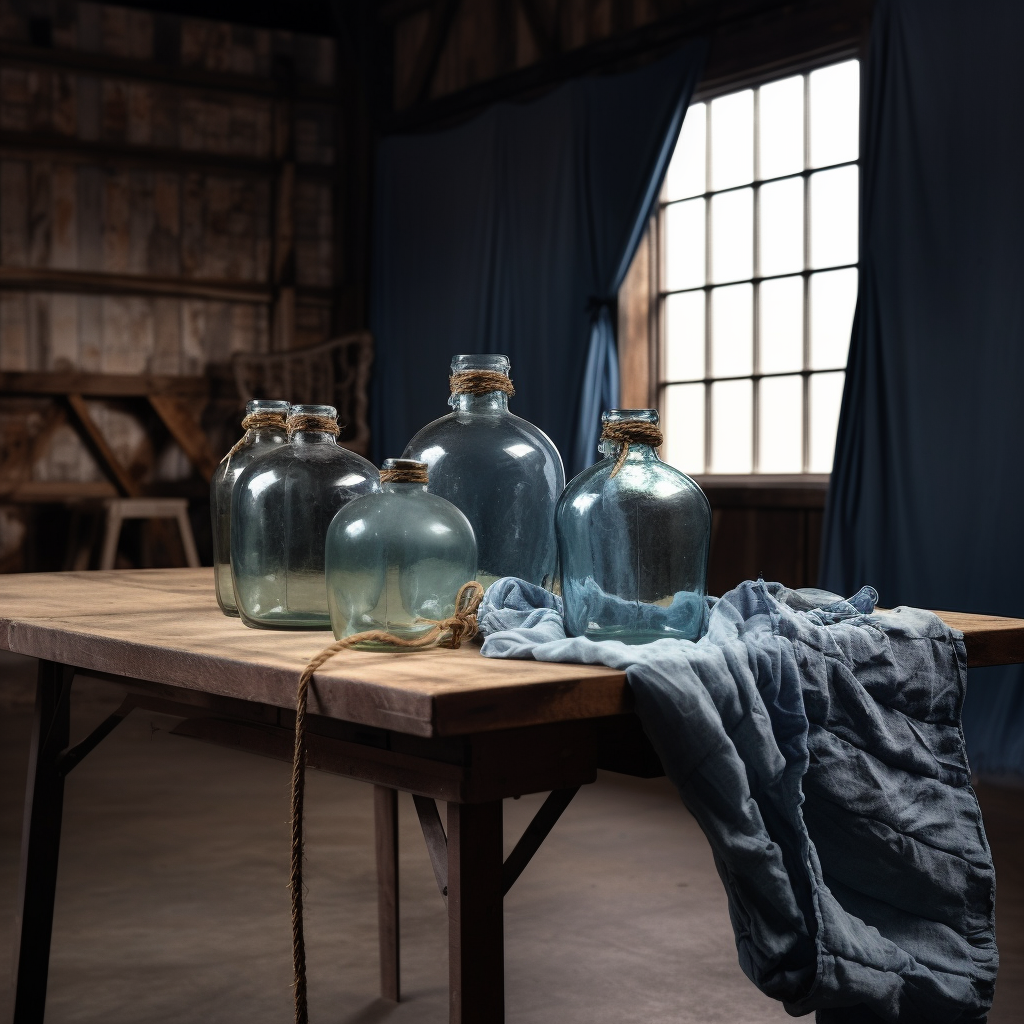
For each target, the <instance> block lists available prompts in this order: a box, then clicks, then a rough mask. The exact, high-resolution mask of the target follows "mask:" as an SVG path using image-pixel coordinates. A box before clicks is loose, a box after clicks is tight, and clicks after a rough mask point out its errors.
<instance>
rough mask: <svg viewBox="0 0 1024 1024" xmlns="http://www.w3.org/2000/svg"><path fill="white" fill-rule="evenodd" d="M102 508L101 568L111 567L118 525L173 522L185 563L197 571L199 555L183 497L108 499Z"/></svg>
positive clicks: (115, 551)
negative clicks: (132, 521) (133, 521)
mask: <svg viewBox="0 0 1024 1024" xmlns="http://www.w3.org/2000/svg"><path fill="white" fill-rule="evenodd" d="M104 505H105V506H106V510H107V532H106V536H105V537H104V538H103V555H102V556H101V558H100V568H101V569H113V568H114V559H115V558H117V541H118V539H119V538H120V536H121V524H122V523H123V522H124V521H125V520H126V519H176V520H177V521H178V530H179V531H180V533H181V546H182V547H183V548H184V549H185V561H186V562H188V564H189V566H190V567H191V568H193V569H198V568H199V554H198V552H197V551H196V542H195V538H194V537H193V536H192V526H191V524H190V523H189V521H188V501H187V500H186V499H185V498H108V499H107V501H105V502H104Z"/></svg>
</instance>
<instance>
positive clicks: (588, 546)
mask: <svg viewBox="0 0 1024 1024" xmlns="http://www.w3.org/2000/svg"><path fill="white" fill-rule="evenodd" d="M601 419H602V424H603V427H604V429H603V430H602V441H601V445H600V451H601V453H602V454H603V455H604V458H603V459H602V460H601V461H600V462H597V463H596V464H595V465H593V466H591V467H590V468H589V469H585V470H584V471H583V472H582V473H580V475H579V476H577V477H576V478H575V479H573V480H572V481H571V482H570V483H569V485H568V486H567V487H566V488H565V491H564V492H563V494H562V497H561V498H560V499H559V502H558V509H557V512H556V514H555V524H556V529H557V532H558V553H559V557H560V560H561V579H562V601H563V607H564V617H565V630H566V633H567V634H569V635H570V636H586V637H589V638H590V639H592V640H621V641H623V642H624V643H628V644H642V643H649V642H650V641H652V640H660V639H664V638H666V637H672V638H676V639H683V640H696V639H698V637H699V636H700V635H701V632H702V630H703V627H704V614H705V607H706V602H705V593H706V576H707V562H708V549H709V547H710V542H711V506H710V505H709V504H708V500H707V498H706V497H705V496H704V492H703V491H702V490H701V489H700V487H698V486H697V484H696V483H695V482H694V481H693V480H691V479H690V478H689V477H688V476H687V475H686V474H685V473H681V472H680V471H679V470H677V469H673V468H672V467H671V466H669V465H666V464H665V463H664V462H662V461H661V459H659V458H658V454H657V451H656V450H655V449H656V447H657V445H658V444H660V443H661V435H660V431H659V430H658V429H657V426H658V413H657V412H656V411H655V410H654V409H616V410H612V411H611V412H606V413H604V415H603V416H602V418H601Z"/></svg>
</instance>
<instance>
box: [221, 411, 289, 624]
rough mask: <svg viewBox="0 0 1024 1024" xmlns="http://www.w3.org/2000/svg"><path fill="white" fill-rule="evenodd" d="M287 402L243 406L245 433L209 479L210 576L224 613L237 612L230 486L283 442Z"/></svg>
mask: <svg viewBox="0 0 1024 1024" xmlns="http://www.w3.org/2000/svg"><path fill="white" fill-rule="evenodd" d="M289 408H290V407H289V405H288V403H287V402H277V401H273V402H271V401H265V400H264V399H255V400H254V401H252V402H247V403H246V406H245V419H243V420H242V426H243V427H245V428H246V429H245V436H244V437H243V438H242V440H241V441H239V443H238V444H237V445H236V446H235V447H234V448H233V449H232V450H231V451H230V452H229V453H228V455H227V456H226V457H225V458H224V459H223V460H222V461H221V463H220V465H219V466H218V467H217V468H216V469H215V470H214V472H213V478H212V479H211V480H210V516H211V518H212V519H213V578H214V585H215V587H216V591H217V604H219V605H220V610H221V611H222V612H223V613H224V614H225V615H237V614H238V606H237V605H236V604H235V588H234V586H233V585H232V583H231V488H232V487H233V486H234V483H235V481H236V480H237V479H238V478H239V477H240V476H241V475H242V470H243V469H245V467H246V466H248V465H249V463H250V462H252V460H253V459H256V458H258V457H259V456H260V455H263V454H264V453H265V452H267V451H270V450H271V449H272V448H276V447H277V446H278V445H282V444H285V443H287V441H288V435H287V433H286V432H285V426H284V421H285V419H286V418H287V416H288V409H289Z"/></svg>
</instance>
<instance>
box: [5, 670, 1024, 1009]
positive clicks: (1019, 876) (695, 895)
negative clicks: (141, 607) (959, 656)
mask: <svg viewBox="0 0 1024 1024" xmlns="http://www.w3.org/2000/svg"><path fill="white" fill-rule="evenodd" d="M33 665H34V663H30V662H28V661H27V660H24V659H14V658H12V657H10V656H4V657H3V658H2V660H0V780H2V783H0V922H3V926H0V960H6V958H8V957H9V955H10V941H11V934H10V929H9V926H8V925H7V924H6V922H9V921H10V920H11V916H12V913H13V902H14V895H15V890H16V886H17V872H18V844H19V836H20V830H21V811H22V794H23V787H24V766H25V759H26V756H27V747H28V728H29V720H30V715H31V706H30V695H31V685H32V679H33V675H32V672H33ZM117 700H118V698H117V696H116V691H114V690H113V689H112V688H107V687H103V686H100V685H99V684H95V685H90V686H89V687H88V688H83V690H82V692H81V693H79V694H78V695H77V697H76V702H75V706H74V717H73V723H72V736H73V738H74V737H76V736H81V735H83V734H84V733H85V732H86V731H87V730H88V729H89V728H91V727H92V726H93V725H94V724H96V723H97V722H99V721H100V720H101V719H102V718H103V717H104V716H105V715H106V714H107V713H109V710H112V709H113V707H114V706H116V704H117ZM173 724H174V720H173V719H165V718H163V717H161V716H159V715H154V714H150V713H147V712H138V711H137V712H135V713H134V714H133V715H132V716H131V717H130V718H129V719H128V720H127V721H126V722H125V723H124V724H123V725H121V726H120V727H119V728H118V729H117V730H116V731H115V732H114V733H113V735H112V736H111V737H109V738H108V739H107V740H106V741H105V742H104V743H103V744H102V745H101V746H100V747H99V748H98V749H97V750H96V751H95V752H94V753H93V754H91V755H90V756H89V758H88V759H87V760H86V761H85V762H83V763H82V764H81V765H80V766H79V767H78V768H76V769H75V771H74V773H73V774H72V775H71V776H70V777H69V779H68V784H67V789H66V796H65V809H64V836H63V847H62V853H61V868H60V878H59V884H58V892H57V913H56V919H55V922H54V939H53V952H52V960H51V971H50V987H49V997H48V1003H47V1021H48V1022H49V1024H58V1022H60V1024H63V1022H85V1021H90V1022H92V1021H97V1022H98V1021H102V1022H104V1024H119V1022H121V1021H125V1022H129V1021H130V1022H132V1024H138V1022H140V1021H145V1022H147V1024H150V1022H161V1021H183V1020H190V1019H196V1018H198V1017H200V1015H201V1017H202V1019H205V1020H215V1021H218V1022H225V1024H230V1022H233V1021H238V1022H245V1024H261V1022H263V1021H267V1022H270V1021H273V1022H275V1024H279V1022H280V1021H282V1020H288V1019H290V1015H291V990H290V983H291V976H290V975H291V967H290V964H291V953H290V934H289V924H288V922H289V914H288V894H287V890H286V888H285V885H286V881H287V864H288V826H287V819H288V775H289V769H288V766H286V765H285V764H283V763H279V762H275V761H270V760H267V759H264V758H258V757H251V756H248V755H243V754H236V753H232V752H230V751H226V750H222V749H219V748H216V747H210V746H206V745H204V744H201V743H198V742H196V741H193V740H187V739H181V738H178V737H175V736H171V735H170V734H169V732H168V729H169V728H170V727H172V726H173ZM980 792H981V797H982V804H983V807H984V810H985V814H986V824H987V827H988V830H989V837H990V839H991V841H992V845H993V848H994V851H995V855H996V865H997V871H998V873H999V927H1000V935H999V941H1000V945H1001V947H1002V955H1003V968H1002V972H1001V975H1000V984H999V988H998V991H997V996H996V1007H995V1009H994V1011H993V1014H992V1016H991V1018H990V1020H991V1021H992V1024H1010V1022H1013V1021H1019V1020H1020V1016H1019V1013H1020V1011H1019V1007H1020V1005H1021V1003H1022V996H1024V858H1022V857H1021V855H1020V854H1021V851H1022V849H1024V847H1022V839H1024V789H1008V788H997V787H992V786H985V787H981V790H980ZM541 799H542V797H529V798H527V797H524V798H523V799H522V800H519V801H508V802H507V803H506V808H505V823H506V826H505V831H506V849H507V850H509V849H511V847H512V845H513V844H514V842H515V840H516V839H517V838H518V836H519V834H520V832H521V831H522V829H523V828H524V827H525V825H526V824H527V822H528V820H529V818H530V816H531V815H532V813H533V812H534V810H535V809H536V807H537V806H539V804H540V802H541ZM306 806H307V822H308V840H307V868H306V879H307V883H308V896H307V903H306V907H307V921H308V924H307V932H306V941H307V950H308V956H309V984H310V1003H311V1017H312V1020H313V1021H314V1022H316V1024H378V1022H381V1024H382V1022H387V1024H406V1022H422V1024H430V1022H437V1024H442V1022H444V1021H446V1020H447V938H446V919H445V911H444V906H443V904H442V902H441V900H440V897H439V896H438V894H437V890H436V888H435V886H434V880H433V875H432V874H431V870H430V866H429V863H428V860H427V856H426V852H425V850H424V848H423V841H422V838H421V836H420V833H419V828H418V825H417V823H416V817H415V813H414V811H413V807H412V801H411V799H410V798H409V797H404V796H403V797H402V798H401V802H400V806H401V825H400V828H401V886H402V892H401V907H402V983H403V990H404V992H403V994H404V1001H403V1002H402V1003H401V1004H399V1005H398V1006H395V1005H394V1004H391V1003H386V1002H383V1001H381V1000H379V999H377V998H376V985H377V952H376V942H377V937H376V904H375V893H374V886H375V876H374V865H373V850H372V841H371V840H372V798H371V791H370V789H369V788H368V787H366V786H363V785H360V784H358V783H353V782H349V781H347V780H344V779H340V778H336V777H333V776H326V775H322V774H319V773H316V772H311V773H310V778H309V784H308V786H307V798H306ZM505 949H506V952H505V961H506V1005H507V1007H508V1013H507V1018H508V1021H509V1022H510V1024H533V1022H536V1024H540V1022H542V1021H543V1022H554V1021H558V1022H560V1024H573V1022H577V1021H578V1022H584V1021H586V1022H588V1024H601V1022H609V1024H611V1022H616V1024H618V1022H623V1021H638V1022H641V1021H642V1022H645V1024H658V1022H666V1024H667V1022H672V1024H685V1022H691V1021H693V1022H697V1021H700V1022H716V1021H723V1022H724V1021H728V1022H730V1024H746V1022H750V1024H754V1022H757V1024H769V1022H773V1021H779V1022H781V1021H785V1020H790V1019H791V1018H789V1017H788V1015H787V1014H786V1013H785V1012H784V1010H783V1009H782V1007H781V1006H780V1005H779V1004H777V1003H774V1002H773V1001H771V1000H769V999H767V998H766V997H764V996H762V995H761V994H760V993H759V992H758V991H757V990H756V989H755V988H754V987H753V986H752V985H751V984H750V983H749V982H748V981H747V980H746V978H745V977H744V976H743V975H742V973H741V972H740V970H739V967H738V966H737V963H736V952H735V947H734V945H733V938H732V931H731V928H730V926H729V920H728V914H727V910H726V902H725V897H724V894H723V891H722V886H721V883H720V882H719V880H718V877H717V875H716V873H715V870H714V866H713V863H712V860H711V855H710V852H709V850H708V847H707V843H706V842H705V840H704V838H703V836H702V834H701V833H700V830H699V829H698V828H697V826H696V824H695V823H694V821H693V819H692V818H691V817H690V816H689V815H688V813H687V812H686V810H685V809H684V808H683V807H682V805H681V804H680V803H679V801H678V799H677V798H676V797H675V795H674V793H673V792H672V791H671V789H670V787H669V786H668V785H667V784H666V783H665V782H664V781H652V782H640V781H637V780H629V779H625V778H623V777H621V776H615V775H603V776H602V777H601V778H600V779H599V781H598V782H597V784H596V785H594V786H589V787H585V788H584V789H583V790H582V791H581V792H580V794H579V795H578V796H577V797H576V799H575V801H574V802H573V804H572V805H571V806H570V807H569V809H568V810H567V811H566V813H565V815H564V816H563V818H562V819H561V820H560V822H559V823H558V825H557V826H556V827H555V830H554V831H553V832H552V834H551V836H550V837H549V838H548V840H547V842H546V843H545V845H544V846H543V847H542V849H541V850H540V852H539V853H538V854H537V856H536V857H535V859H534V861H533V862H532V863H531V864H530V866H529V867H528V868H527V870H526V871H525V872H524V874H523V876H522V877H521V878H520V880H519V881H518V882H517V884H516V886H515V888H514V889H513V890H512V892H511V893H510V894H509V896H508V897H507V899H506V901H505ZM7 962H9V961H7ZM0 979H2V981H0V985H6V984H8V972H7V971H0ZM8 1000H9V992H8V991H6V990H4V989H3V988H0V1005H3V1006H6V1005H7V1002H8Z"/></svg>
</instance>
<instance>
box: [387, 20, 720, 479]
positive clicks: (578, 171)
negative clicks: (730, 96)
mask: <svg viewBox="0 0 1024 1024" xmlns="http://www.w3.org/2000/svg"><path fill="white" fill-rule="evenodd" d="M705 51H706V44H705V42H704V41H703V40H702V41H699V42H695V43H692V44H689V45H687V46H685V47H683V48H681V49H679V50H677V51H675V52H673V53H672V54H670V55H669V56H668V57H665V58H663V59H662V60H660V61H658V62H657V63H654V64H651V65H649V66H647V67H645V68H642V69H640V70H639V71H634V72H629V73H626V74H618V75H607V76H595V77H592V78H585V79H580V80H578V81H574V82H571V83H569V84H567V85H564V86H561V87H559V88H558V89H555V90H554V91H552V92H551V93H549V94H547V95H546V96H544V97H543V98H541V99H539V100H536V101H534V102H531V103H525V104H500V105H497V106H494V107H492V108H490V109H488V110H487V111H485V112H484V113H483V114H481V115H480V116H478V117H476V118H474V119H473V120H472V121H470V122H468V123H466V124H463V125H461V126H459V127H457V128H453V129H450V130H448V131H443V132H436V133H432V134H424V135H410V136H394V137H391V138H386V139H384V140H383V141H382V143H381V145H380V149H379V152H378V157H377V172H376V194H375V208H374V259H373V295H372V308H371V326H372V328H373V332H374V336H375V339H376V357H375V374H374V386H373V390H372V394H373V411H372V423H373V443H374V453H375V455H376V457H377V459H378V461H380V459H382V458H386V457H388V456H393V455H400V454H401V452H402V449H403V448H404V447H405V445H406V443H407V442H408V440H409V439H410V438H411V437H412V435H413V434H414V433H415V432H416V431H417V430H418V429H419V428H420V427H421V426H423V424H425V423H427V422H429V421H430V420H432V419H434V418H435V417H437V416H440V415H442V414H444V413H445V412H447V411H448V408H447V406H446V404H445V403H446V401H447V398H448V364H449V362H450V359H451V356H452V355H453V354H455V353H458V352H504V353H506V354H507V355H508V356H509V357H510V359H511V361H512V377H513V380H514V381H515V386H516V391H517V394H516V397H515V399H513V404H512V409H513V411H514V412H516V413H517V414H518V415H520V416H524V417H525V418H526V419H529V420H532V421H533V422H535V423H536V424H537V425H538V426H540V427H541V428H542V429H543V430H545V431H546V432H547V433H548V434H549V435H550V436H551V438H552V440H553V441H554V442H555V444H556V445H557V446H558V449H559V451H560V452H561V453H562V457H563V459H564V460H565V462H566V470H567V472H569V473H570V475H571V474H572V473H574V472H578V471H579V470H580V469H582V468H584V467H585V466H587V465H589V464H590V463H591V462H593V461H594V459H595V458H596V446H597V438H598V430H599V417H600V412H601V409H602V408H608V407H611V406H614V405H616V404H617V403H618V363H617V357H616V351H615V335H614V329H613V325H612V315H611V311H612V310H613V309H614V303H615V296H616V293H617V291H618V288H619V285H620V284H621V283H622V279H623V277H625V274H626V270H627V269H628V267H629V263H630V260H631V259H632V257H633V254H634V252H635V251H636V248H637V245H638V244H639V241H640V237H641V235H642V234H643V230H644V227H645V224H646V221H647V218H648V216H649V214H650V211H651V208H652V206H653V204H654V202H655V200H656V198H657V194H658V189H659V188H660V185H661V180H662V177H663V176H664V172H665V169H666V167H667V165H668V160H669V157H670V156H671V154H672V147H673V145H674V144H675V140H676V137H677V135H678V133H679V128H680V125H681V124H682V120H683V115H684V113H685V111H686V107H687V105H688V103H689V100H690V96H691V94H692V92H693V87H694V85H695V84H696V81H697V79H698V77H699V75H700V71H701V68H702V67H703V62H704V54H705Z"/></svg>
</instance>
